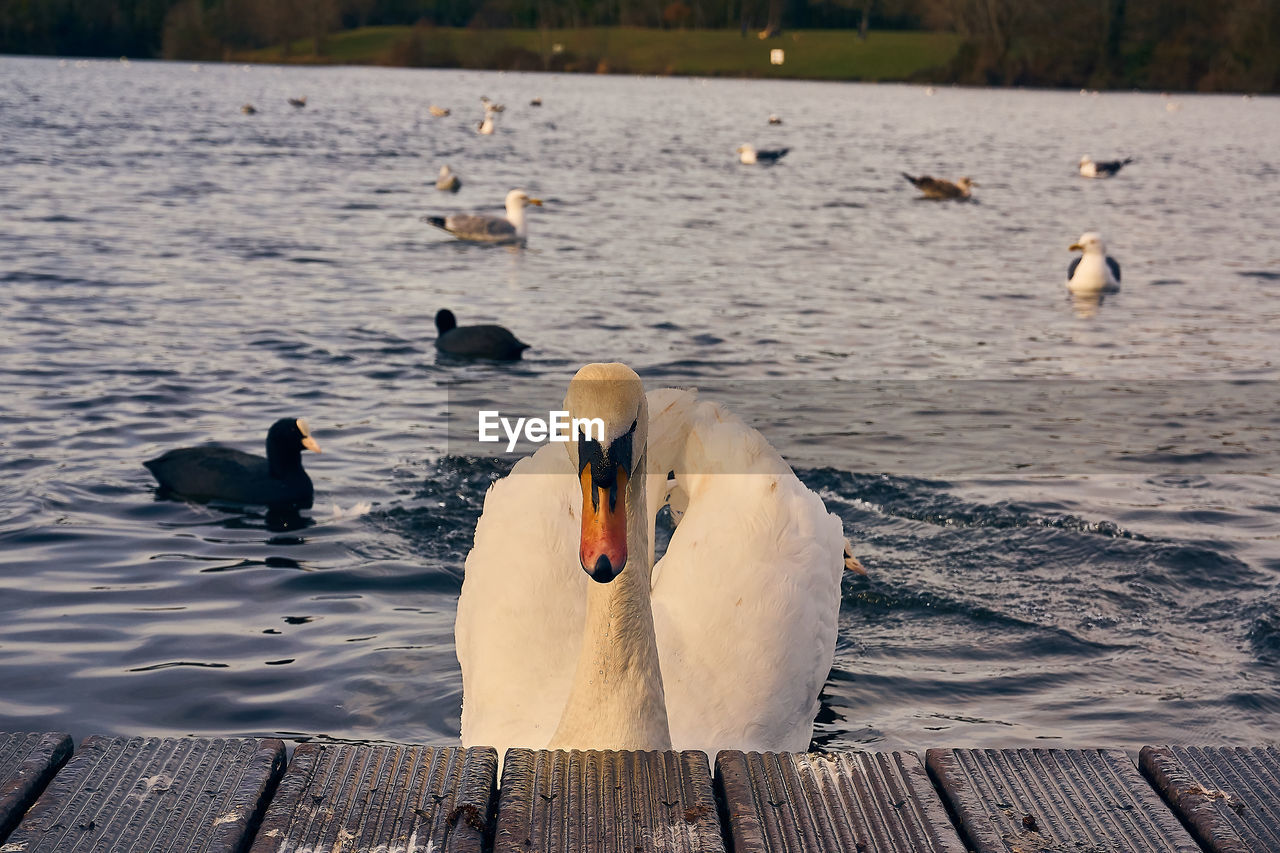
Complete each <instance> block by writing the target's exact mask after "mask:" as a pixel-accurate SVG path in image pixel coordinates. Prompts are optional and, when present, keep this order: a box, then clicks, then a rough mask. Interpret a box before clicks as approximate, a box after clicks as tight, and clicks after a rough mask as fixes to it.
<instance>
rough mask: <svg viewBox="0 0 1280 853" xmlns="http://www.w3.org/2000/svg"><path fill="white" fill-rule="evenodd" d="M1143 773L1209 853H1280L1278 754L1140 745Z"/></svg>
mask: <svg viewBox="0 0 1280 853" xmlns="http://www.w3.org/2000/svg"><path fill="white" fill-rule="evenodd" d="M1138 763H1139V765H1140V766H1141V768H1142V772H1143V773H1144V774H1145V775H1146V777H1147V778H1148V779H1150V780H1151V783H1152V784H1153V785H1155V786H1156V788H1157V790H1159V791H1160V794H1161V795H1162V796H1163V797H1164V798H1165V800H1167V801H1168V803H1169V804H1170V805H1171V806H1172V807H1173V809H1174V811H1176V812H1177V813H1178V815H1179V816H1180V817H1181V818H1182V819H1183V821H1185V822H1186V823H1187V825H1188V826H1190V827H1191V831H1192V832H1193V833H1194V834H1195V835H1196V837H1197V838H1199V840H1200V843H1201V844H1203V845H1204V846H1205V848H1207V849H1208V850H1210V851H1213V853H1262V851H1272V853H1280V750H1276V749H1275V748H1263V747H1254V748H1252V749H1246V748H1243V747H1241V748H1236V749H1228V748H1203V747H1182V746H1160V747H1155V746H1144V747H1143V748H1142V751H1141V752H1140V753H1139V754H1138Z"/></svg>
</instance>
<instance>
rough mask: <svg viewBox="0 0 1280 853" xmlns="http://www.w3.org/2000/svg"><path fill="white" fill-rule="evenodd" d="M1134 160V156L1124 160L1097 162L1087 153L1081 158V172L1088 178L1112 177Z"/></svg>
mask: <svg viewBox="0 0 1280 853" xmlns="http://www.w3.org/2000/svg"><path fill="white" fill-rule="evenodd" d="M1132 162H1133V158H1132V157H1126V158H1124V159H1123V160H1103V161H1102V162H1101V163H1095V162H1093V161H1092V160H1090V159H1089V155H1088V154H1086V155H1084V156H1083V157H1081V158H1080V174H1081V175H1082V176H1083V177H1086V178H1110V177H1112V176H1113V175H1115V173H1116V172H1119V171H1120V170H1121V169H1123V168H1124V167H1125V166H1128V165H1129V164H1130V163H1132Z"/></svg>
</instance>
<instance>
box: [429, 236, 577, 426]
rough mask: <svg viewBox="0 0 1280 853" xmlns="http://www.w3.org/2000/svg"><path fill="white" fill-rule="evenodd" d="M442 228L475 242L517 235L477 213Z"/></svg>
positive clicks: (493, 240)
mask: <svg viewBox="0 0 1280 853" xmlns="http://www.w3.org/2000/svg"><path fill="white" fill-rule="evenodd" d="M444 229H445V230H446V231H448V232H449V233H450V234H453V235H454V236H456V237H457V238H458V239H459V240H473V241H475V242H477V243H508V242H510V241H512V240H515V239H517V236H518V235H517V234H516V228H515V226H514V225H512V224H511V222H510V221H508V220H507V219H505V218H503V217H501V216H485V215H483V214H479V213H455V214H453V215H452V216H446V217H445V220H444ZM562 450H563V448H562Z"/></svg>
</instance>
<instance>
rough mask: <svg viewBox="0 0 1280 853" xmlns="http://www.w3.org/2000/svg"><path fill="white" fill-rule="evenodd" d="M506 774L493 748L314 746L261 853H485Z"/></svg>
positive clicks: (276, 811)
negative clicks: (499, 788) (496, 796)
mask: <svg viewBox="0 0 1280 853" xmlns="http://www.w3.org/2000/svg"><path fill="white" fill-rule="evenodd" d="M497 773H498V755H497V753H496V752H494V750H492V749H489V748H471V749H464V748H462V747H428V746H405V745H396V744H392V745H379V746H370V745H351V744H318V743H304V744H302V745H301V746H299V747H298V748H297V749H296V750H295V751H294V753H293V759H292V760H291V761H290V762H289V768H288V770H286V771H285V775H284V778H283V779H282V780H281V781H280V787H279V790H278V791H277V792H276V796H275V798H274V799H273V800H272V802H271V806H270V808H269V809H268V810H267V815H266V817H265V818H264V819H263V821H262V827H261V829H259V831H258V834H257V838H256V839H255V840H254V844H253V853H313V852H314V853H319V851H324V853H331V851H358V850H365V851H367V850H378V851H383V853H425V851H428V850H429V851H434V853H481V851H482V850H483V849H484V844H485V837H486V833H487V831H488V828H489V825H490V819H491V817H492V807H493V800H494V796H493V795H494V788H495V783H496V781H497Z"/></svg>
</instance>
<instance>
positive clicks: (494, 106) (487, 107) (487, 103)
mask: <svg viewBox="0 0 1280 853" xmlns="http://www.w3.org/2000/svg"><path fill="white" fill-rule="evenodd" d="M480 103H482V104H484V111H485V112H486V113H500V112H502V111H503V110H505V109H506V107H504V106H503V105H502V104H499V103H495V102H493V101H491V100H489V96H488V95H481V96H480Z"/></svg>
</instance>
